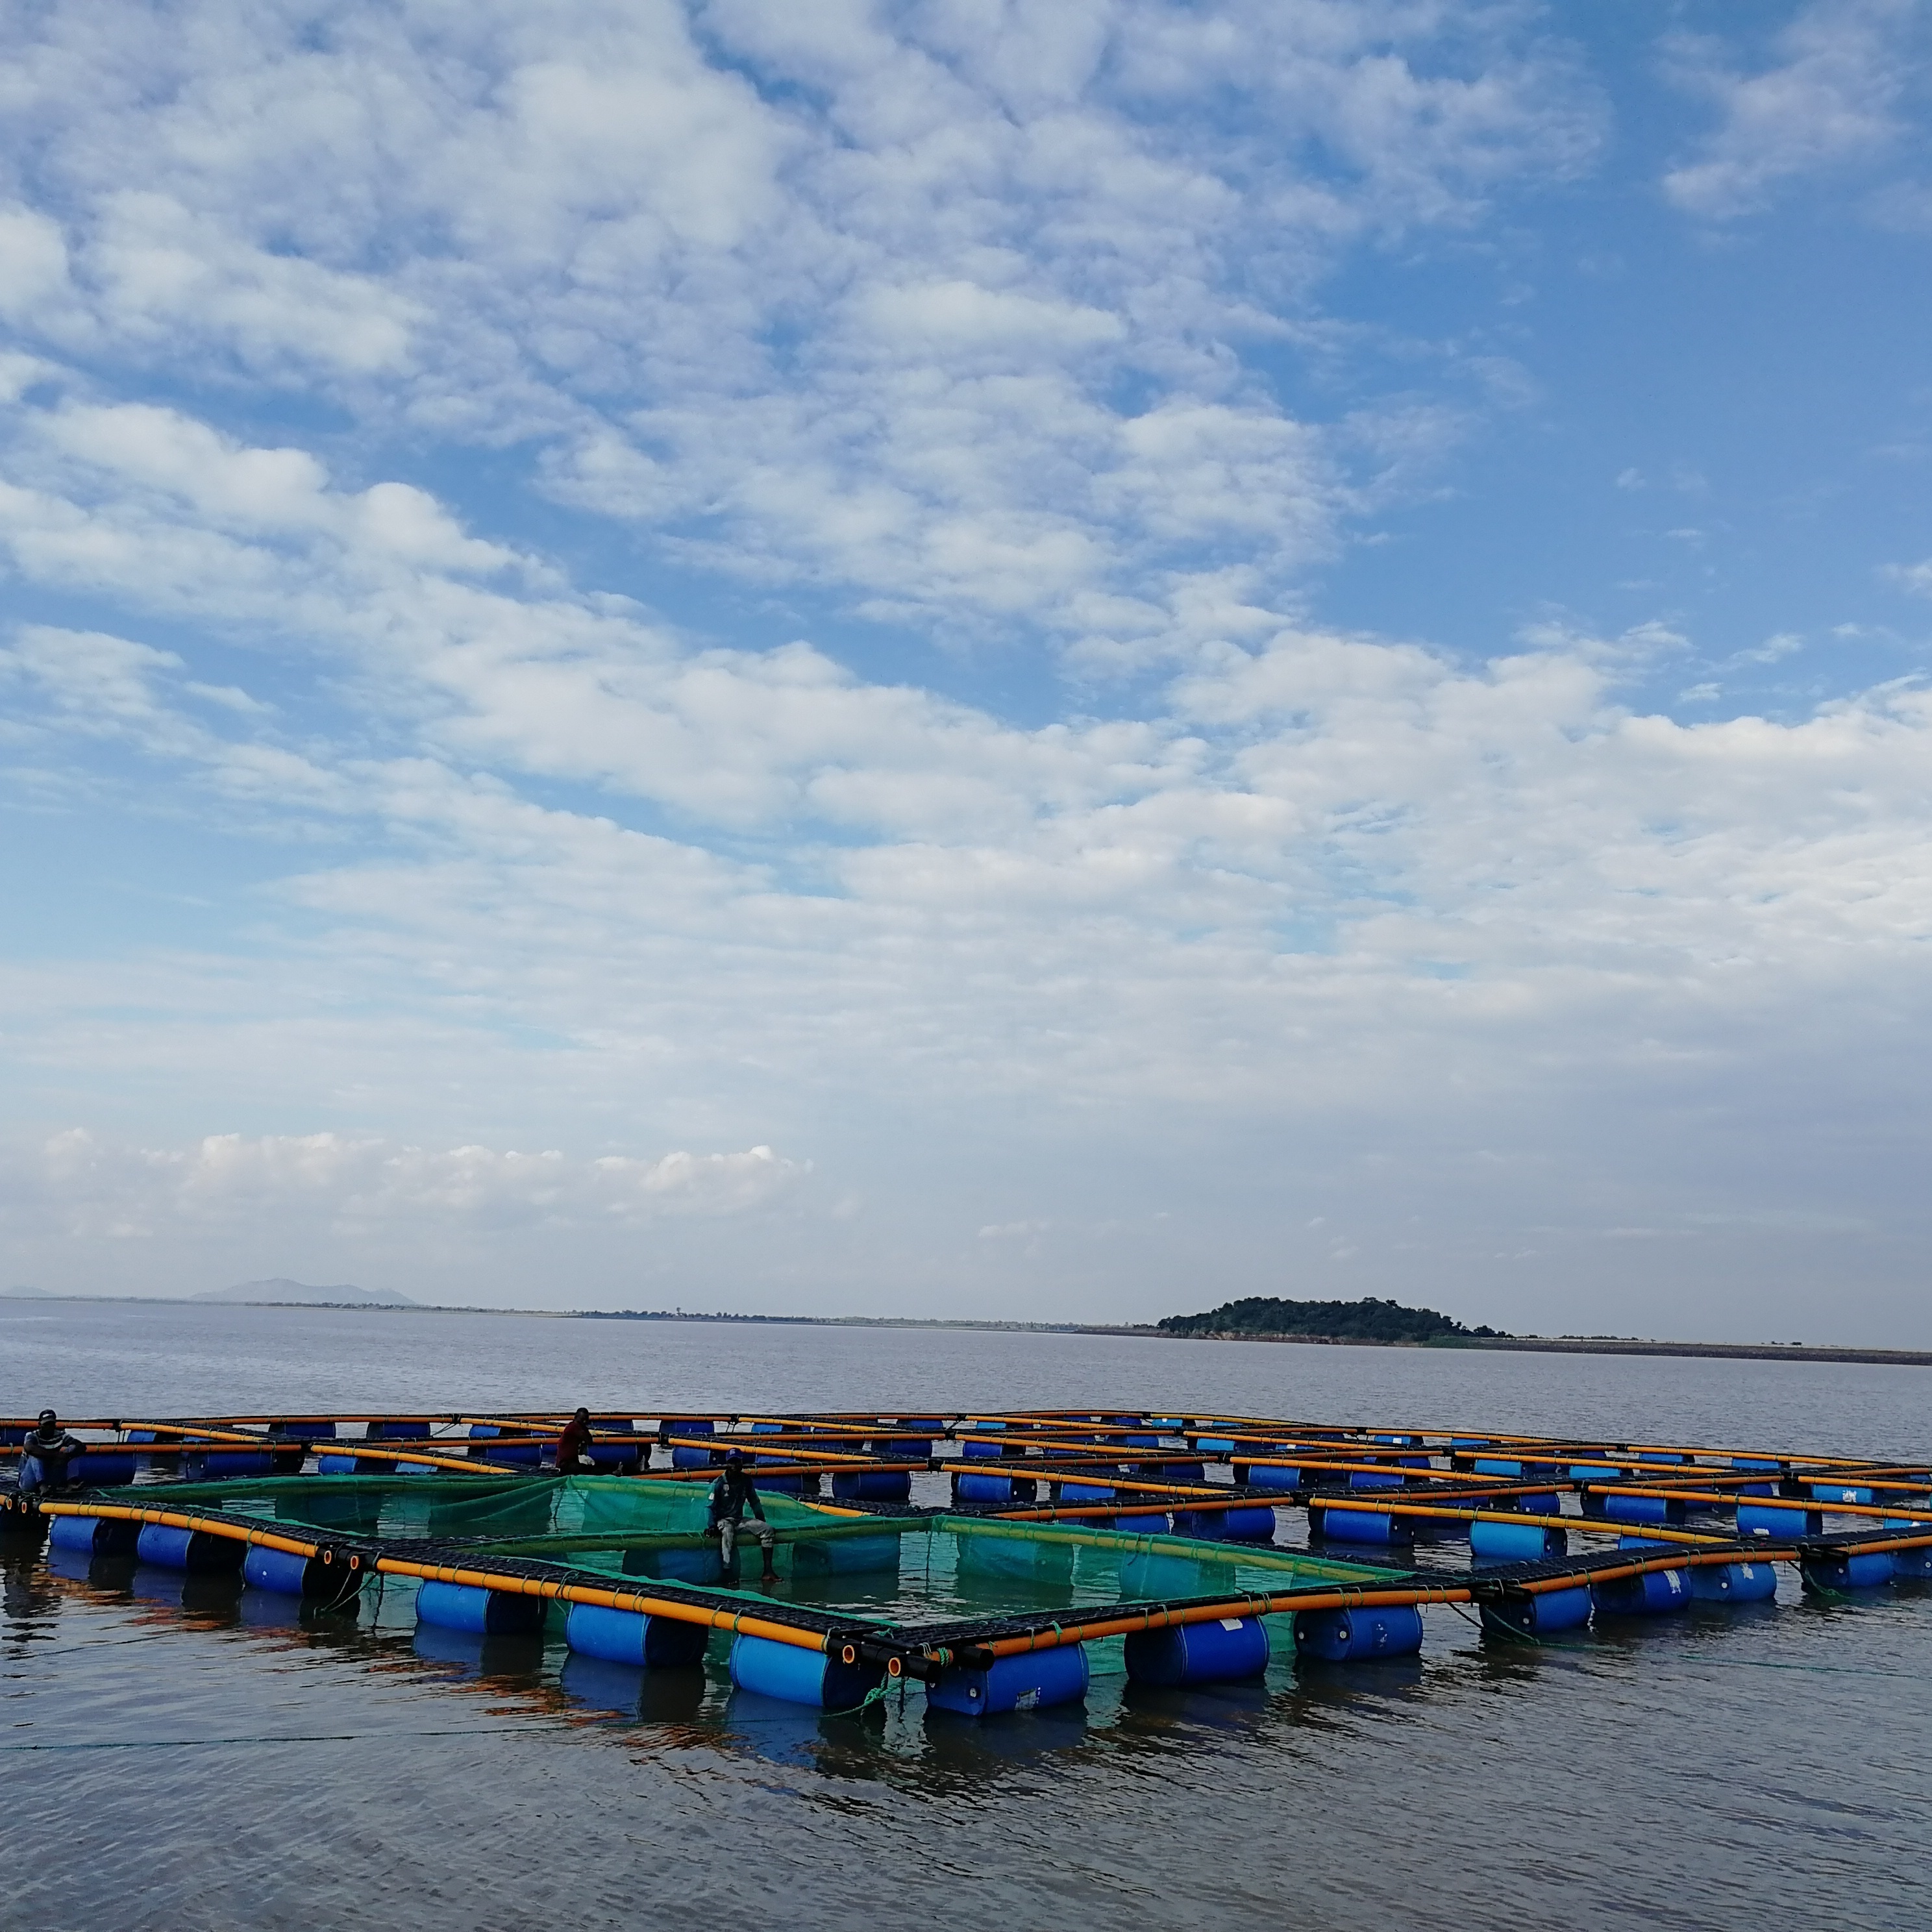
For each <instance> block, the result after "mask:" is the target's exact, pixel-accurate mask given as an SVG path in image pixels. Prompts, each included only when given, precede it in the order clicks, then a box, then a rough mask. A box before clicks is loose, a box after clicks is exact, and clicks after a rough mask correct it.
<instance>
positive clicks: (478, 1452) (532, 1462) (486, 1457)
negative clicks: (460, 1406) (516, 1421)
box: [469, 1422, 544, 1469]
mask: <svg viewBox="0 0 1932 1932" xmlns="http://www.w3.org/2000/svg"><path fill="white" fill-rule="evenodd" d="M469 1439H470V1441H471V1442H472V1443H481V1445H484V1446H483V1447H482V1448H480V1449H479V1448H472V1449H471V1451H470V1452H469V1453H470V1454H471V1455H472V1457H475V1458H476V1459H477V1460H478V1461H483V1462H490V1463H508V1464H510V1465H511V1466H516V1467H526V1468H530V1469H534V1468H535V1466H536V1465H537V1464H538V1463H541V1461H542V1460H543V1459H544V1444H543V1443H542V1442H539V1441H538V1440H537V1439H535V1437H533V1436H505V1434H504V1433H503V1432H502V1430H500V1429H499V1428H498V1427H496V1424H494V1423H493V1422H472V1424H470V1425H469Z"/></svg>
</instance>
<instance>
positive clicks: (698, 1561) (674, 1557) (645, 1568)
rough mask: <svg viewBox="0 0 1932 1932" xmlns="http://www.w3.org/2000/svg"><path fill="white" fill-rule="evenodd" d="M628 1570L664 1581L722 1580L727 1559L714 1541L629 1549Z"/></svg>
mask: <svg viewBox="0 0 1932 1932" xmlns="http://www.w3.org/2000/svg"><path fill="white" fill-rule="evenodd" d="M624 1574H625V1575H626V1576H627V1577H655V1578H657V1580H658V1581H659V1582H660V1583H722V1582H723V1581H724V1558H723V1556H722V1555H721V1553H720V1547H719V1545H718V1544H717V1543H715V1542H709V1541H707V1542H706V1544H705V1545H704V1546H703V1547H701V1548H699V1549H696V1550H626V1551H625V1553H624Z"/></svg>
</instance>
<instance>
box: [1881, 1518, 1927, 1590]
mask: <svg viewBox="0 0 1932 1932" xmlns="http://www.w3.org/2000/svg"><path fill="white" fill-rule="evenodd" d="M1885 1528H1886V1529H1906V1530H1917V1531H1918V1532H1920V1533H1921V1535H1932V1522H1928V1521H1927V1520H1926V1519H1925V1518H1924V1517H1909V1516H1888V1517H1886V1518H1885ZM1891 1574H1893V1575H1894V1577H1932V1546H1928V1547H1926V1548H1924V1549H1922V1550H1894V1551H1893V1552H1892V1553H1891Z"/></svg>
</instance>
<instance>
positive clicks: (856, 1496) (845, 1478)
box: [832, 1469, 912, 1503]
mask: <svg viewBox="0 0 1932 1932" xmlns="http://www.w3.org/2000/svg"><path fill="white" fill-rule="evenodd" d="M832 1494H833V1495H834V1496H838V1497H840V1498H842V1499H844V1501H846V1502H868V1503H902V1502H904V1501H905V1500H906V1499H907V1497H909V1496H910V1495H911V1494H912V1472H911V1471H910V1470H909V1469H841V1470H840V1471H838V1472H837V1473H836V1474H835V1475H834V1476H833V1477H832Z"/></svg>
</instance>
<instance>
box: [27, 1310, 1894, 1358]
mask: <svg viewBox="0 0 1932 1932" xmlns="http://www.w3.org/2000/svg"><path fill="white" fill-rule="evenodd" d="M72 1301H80V1302H88V1303H110V1304H117V1305H121V1306H131V1307H141V1308H150V1307H163V1308H203V1309H208V1310H216V1309H220V1308H293V1309H306V1310H313V1311H316V1312H327V1313H337V1314H353V1315H518V1316H526V1317H527V1316H535V1317H536V1318H538V1319H541V1320H543V1321H546V1322H715V1323H717V1324H718V1325H721V1326H738V1325H747V1326H756V1327H767V1328H942V1329H964V1330H983V1331H988V1332H991V1333H1004V1334H1022V1335H1121V1336H1125V1337H1137V1338H1139V1339H1140V1340H1144V1341H1151V1342H1173V1343H1189V1342H1262V1343H1274V1344H1281V1343H1286V1344H1288V1345H1289V1346H1300V1347H1304V1348H1314V1349H1429V1350H1432V1351H1436V1352H1443V1353H1455V1352H1460V1351H1467V1350H1475V1349H1484V1350H1491V1351H1496V1350H1500V1351H1502V1352H1505V1353H1512V1354H1519V1355H1679V1356H1685V1357H1692V1358H1704V1359H1708V1360H1712V1361H1751V1362H1852V1363H1863V1364H1869V1365H1870V1366H1873V1367H1880V1368H1883V1367H1893V1368H1916V1369H1923V1368H1932V1349H1855V1348H1835V1347H1832V1346H1811V1345H1809V1344H1805V1343H1795V1342H1793V1343H1783V1342H1646V1341H1642V1340H1637V1339H1636V1338H1634V1337H1620V1336H1594V1335H1592V1336H1585V1335H1509V1336H1502V1335H1494V1336H1480V1337H1478V1336H1468V1337H1464V1336H1458V1337H1454V1338H1453V1339H1451V1340H1443V1341H1439V1342H1365V1341H1361V1340H1353V1339H1349V1338H1346V1337H1343V1338H1337V1337H1328V1336H1324V1335H1252V1334H1226V1335H1175V1334H1164V1333H1163V1331H1161V1330H1160V1329H1158V1328H1155V1327H1154V1325H1152V1324H1151V1322H985V1321H979V1322H975V1321H967V1320H956V1319H944V1318H940V1317H932V1318H929V1319H917V1318H915V1317H912V1316H889V1315H729V1314H724V1313H716V1314H709V1315H697V1314H692V1315H686V1314H683V1313H678V1312H676V1311H671V1312H663V1311H659V1310H648V1311H640V1310H616V1309H607V1308H482V1307H475V1306H474V1305H466V1304H458V1303H444V1304H438V1303H435V1302H400V1301H396V1302H385V1301H201V1300H199V1298H196V1297H193V1296H190V1295H49V1294H40V1295H0V1305H5V1304H8V1303H11V1304H15V1305H17V1306H18V1307H22V1308H31V1307H34V1306H35V1305H36V1304H40V1305H45V1304H47V1303H49V1302H72Z"/></svg>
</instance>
